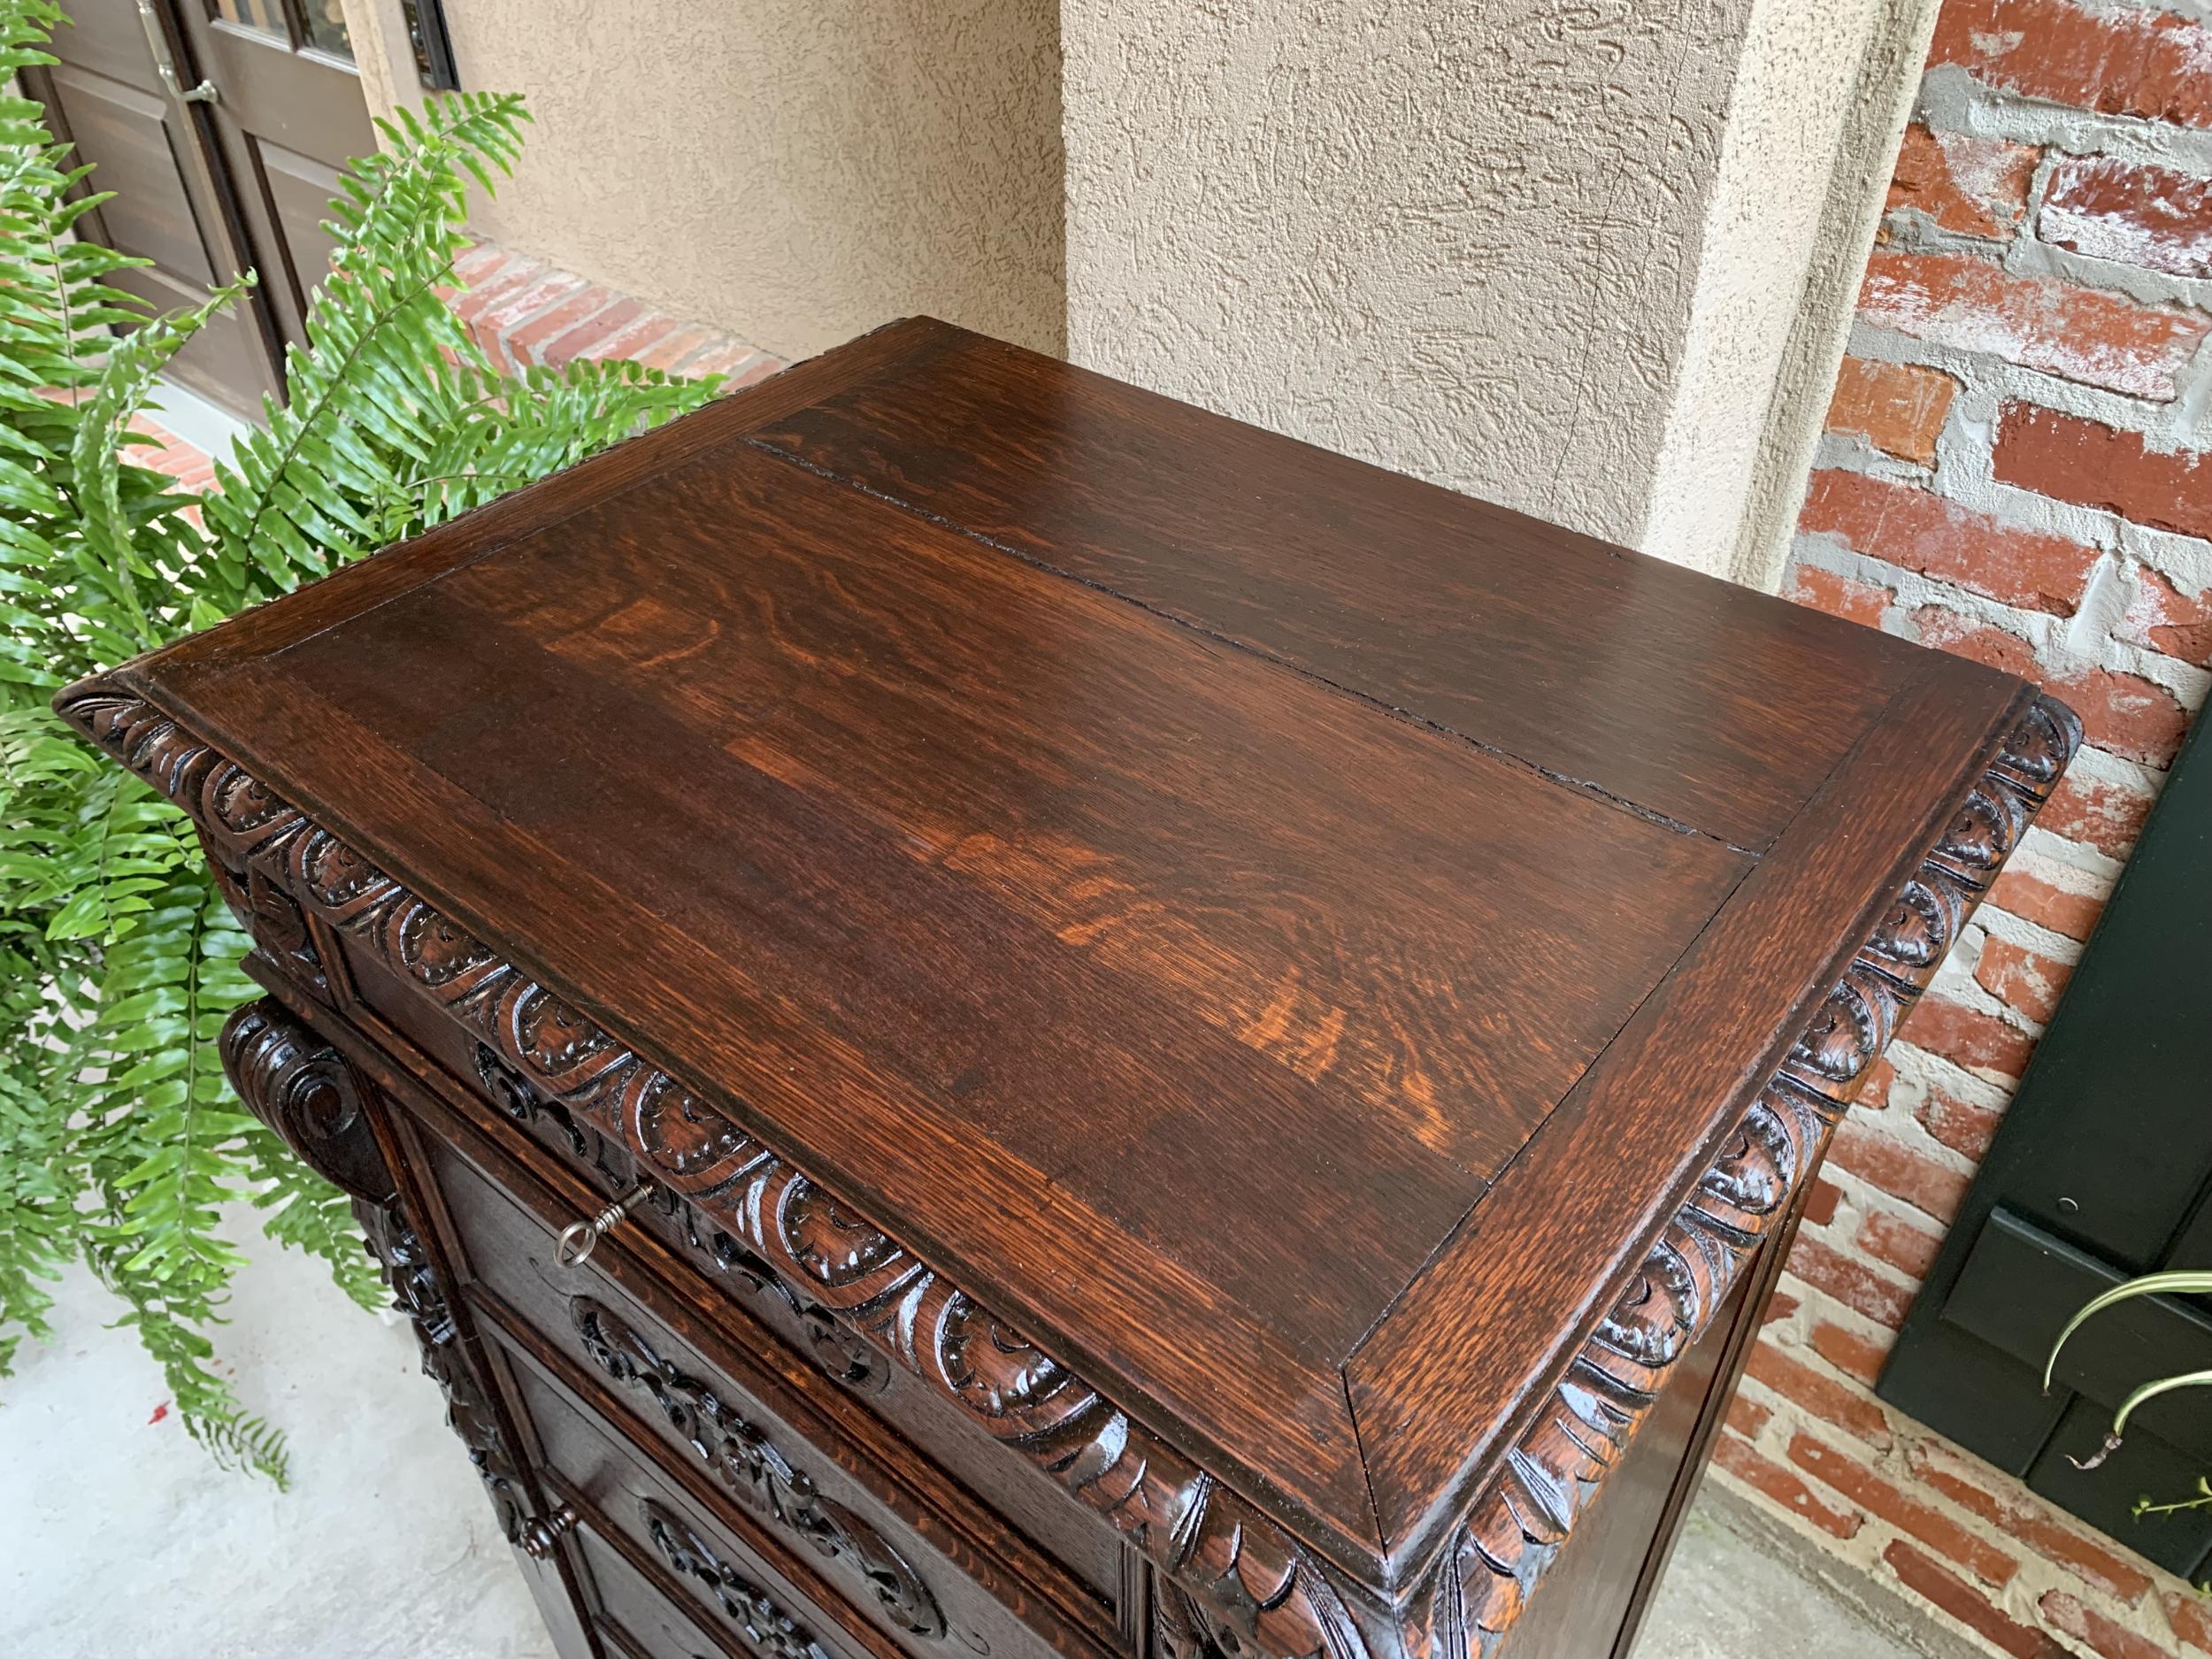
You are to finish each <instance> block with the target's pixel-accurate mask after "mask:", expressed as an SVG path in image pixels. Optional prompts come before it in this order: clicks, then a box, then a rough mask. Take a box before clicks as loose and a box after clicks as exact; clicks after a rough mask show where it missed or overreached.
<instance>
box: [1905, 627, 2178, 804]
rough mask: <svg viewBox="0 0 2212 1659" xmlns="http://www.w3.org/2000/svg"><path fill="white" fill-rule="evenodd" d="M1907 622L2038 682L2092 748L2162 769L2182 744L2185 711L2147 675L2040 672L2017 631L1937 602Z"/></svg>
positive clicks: (1965, 653)
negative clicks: (2077, 721) (2075, 720)
mask: <svg viewBox="0 0 2212 1659" xmlns="http://www.w3.org/2000/svg"><path fill="white" fill-rule="evenodd" d="M1913 620H1914V622H1915V623H1916V624H1917V625H1918V626H1919V628H1920V641H1921V643H1922V644H1924V645H1932V646H1934V647H1936V648H1937V649H1939V650H1946V651H1951V652H1955V653H1956V654H1957V655H1958V656H1961V657H1972V658H1973V659H1974V660H1975V661H1976V662H1978V663H1985V664H1988V665H1989V666H1990V667H1992V668H2001V669H2003V670H2004V671H2005V672H2008V673H2014V674H2021V675H2024V676H2025V677H2027V678H2028V679H2031V680H2039V681H2040V682H2041V683H2042V684H2043V685H2044V686H2045V687H2047V688H2048V689H2050V690H2051V691H2053V692H2055V693H2056V694H2057V695H2059V696H2060V697H2062V698H2063V699H2064V700H2065V702H2066V703H2067V704H2068V706H2070V708H2071V709H2072V710H2074V712H2075V713H2077V714H2078V715H2079V716H2081V724H2082V729H2083V730H2084V731H2085V733H2088V737H2089V741H2091V742H2092V743H2094V744H2095V745H2096V746H2097V747H2098V748H2099V749H2104V750H2107V751H2108V752H2109V753H2111V754H2115V755H2124V756H2126V757H2128V758H2129V759H2131V760H2140V761H2147V762H2148V763H2149V764H2152V765H2154V766H2163V765H2165V764H2167V763H2168V762H2169V761H2170V760H2171V759H2172V758H2173V757H2174V752H2175V750H2177V749H2179V748H2180V747H2181V739H2182V734H2183V733H2185V732H2186V731H2187V730H2188V727H2189V716H2188V713H2187V711H2186V710H2184V709H2183V708H2182V706H2181V704H2180V703H2177V702H2176V701H2175V700H2174V695H2173V693H2171V692H2170V691H2168V690H2167V689H2166V687H2163V686H2162V685H2159V684H2157V683H2156V682H2155V681H2154V680H2146V679H2144V678H2143V677H2142V676H2141V675H2140V674H2124V673H2118V672H2115V671H2113V670H2112V669H2109V668H2086V669H2083V670H2081V671H2079V672H2076V673H2072V674H2066V675H2058V674H2051V673H2047V672H2044V671H2043V669H2042V668H2041V667H2040V665H2039V664H2038V663H2037V662H2036V659H2035V649H2034V647H2032V646H2031V645H2030V644H2029V643H2028V642H2027V641H2025V640H2024V639H2022V638H2021V637H2020V636H2019V635H2018V634H2010V633H2008V632H2006V631H2005V630H2004V629H2002V628H1996V627H1991V626H1989V625H1988V624H1986V623H1981V622H1976V621H1973V620H1972V619H1970V618H1966V617H1962V616H1961V615H1959V613H1958V612H1956V611H1949V610H1946V609H1945V608H1943V607H1942V606H1939V605H1923V606H1921V607H1920V608H1919V609H1918V610H1917V611H1914V612H1913Z"/></svg>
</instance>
